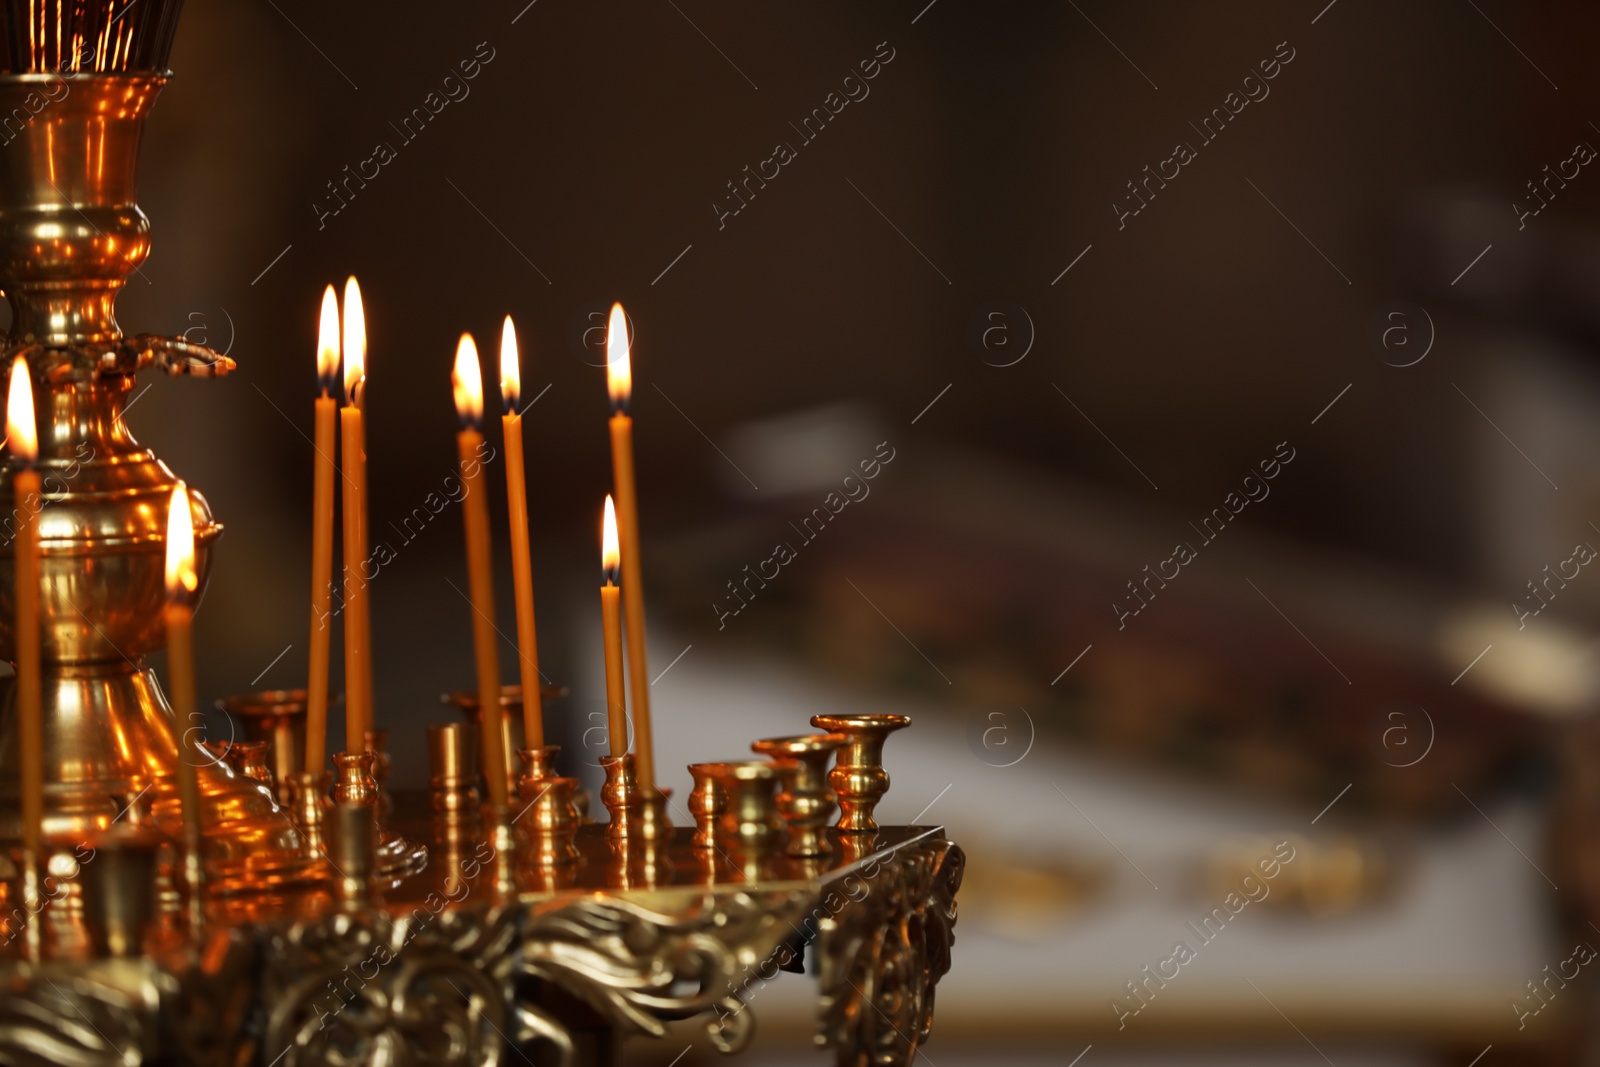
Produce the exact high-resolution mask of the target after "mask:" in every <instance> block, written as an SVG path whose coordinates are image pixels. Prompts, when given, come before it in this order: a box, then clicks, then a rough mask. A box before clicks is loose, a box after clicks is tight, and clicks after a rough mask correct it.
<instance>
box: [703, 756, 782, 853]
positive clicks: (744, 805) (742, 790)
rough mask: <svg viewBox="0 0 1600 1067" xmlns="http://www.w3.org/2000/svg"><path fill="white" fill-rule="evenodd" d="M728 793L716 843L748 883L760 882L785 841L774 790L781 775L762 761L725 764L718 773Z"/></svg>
mask: <svg viewBox="0 0 1600 1067" xmlns="http://www.w3.org/2000/svg"><path fill="white" fill-rule="evenodd" d="M717 777H718V779H719V780H720V781H721V783H722V788H723V790H724V791H726V793H727V794H728V810H727V811H726V812H724V813H723V816H722V821H721V822H720V823H719V824H718V826H717V843H718V845H719V846H720V847H723V848H726V849H727V851H728V853H729V858H730V859H731V860H732V862H733V865H734V866H735V867H737V868H739V870H740V872H741V873H742V875H743V877H744V880H745V881H747V882H752V881H757V880H759V879H760V877H761V874H762V871H763V867H764V865H765V863H766V860H767V858H768V857H769V856H770V855H771V853H772V852H773V850H774V849H775V848H776V847H777V845H778V844H779V843H780V842H781V841H782V840H783V832H784V831H783V824H782V823H781V822H779V821H778V810H777V803H776V800H775V798H774V797H773V793H772V791H773V788H774V787H775V786H776V785H777V784H778V772H777V771H776V770H775V769H773V767H772V765H771V764H770V763H767V762H765V761H763V760H741V761H738V762H734V763H725V764H722V766H721V767H720V768H718V771H717Z"/></svg>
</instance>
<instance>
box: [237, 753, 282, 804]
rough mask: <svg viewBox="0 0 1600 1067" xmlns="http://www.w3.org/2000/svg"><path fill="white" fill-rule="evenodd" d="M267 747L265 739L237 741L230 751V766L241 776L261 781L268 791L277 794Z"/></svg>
mask: <svg viewBox="0 0 1600 1067" xmlns="http://www.w3.org/2000/svg"><path fill="white" fill-rule="evenodd" d="M267 748H268V745H267V742H265V741H235V742H234V743H233V745H232V746H231V747H230V748H229V751H228V766H229V767H231V768H232V769H233V773H235V774H237V775H238V776H239V777H241V778H248V779H250V780H251V781H253V782H260V783H261V784H262V785H263V786H265V787H266V789H267V792H268V793H272V794H276V792H277V784H276V783H275V782H274V781H273V780H272V768H271V767H268V766H267Z"/></svg>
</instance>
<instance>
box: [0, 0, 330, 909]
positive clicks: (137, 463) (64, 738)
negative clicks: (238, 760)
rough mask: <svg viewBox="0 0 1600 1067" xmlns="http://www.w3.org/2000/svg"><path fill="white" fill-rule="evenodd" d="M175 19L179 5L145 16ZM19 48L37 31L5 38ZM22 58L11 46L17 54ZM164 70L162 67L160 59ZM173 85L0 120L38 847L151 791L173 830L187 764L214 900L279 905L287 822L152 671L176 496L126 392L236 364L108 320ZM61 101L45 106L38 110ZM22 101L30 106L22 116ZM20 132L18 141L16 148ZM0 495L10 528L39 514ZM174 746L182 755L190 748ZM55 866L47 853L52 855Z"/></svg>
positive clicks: (98, 81)
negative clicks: (35, 471)
mask: <svg viewBox="0 0 1600 1067" xmlns="http://www.w3.org/2000/svg"><path fill="white" fill-rule="evenodd" d="M144 2H145V3H148V4H153V5H156V7H159V8H165V9H170V10H169V11H166V12H163V13H161V18H162V19H165V18H167V17H168V16H171V17H173V18H175V17H176V10H177V7H178V3H177V0H144ZM6 29H7V31H8V32H9V33H10V34H11V35H13V36H15V35H18V34H24V35H25V34H26V33H27V32H28V31H27V29H26V28H25V27H24V26H22V25H19V24H18V23H17V22H11V23H9V24H8V25H7V27H6ZM26 51H27V49H26V47H19V46H13V47H12V49H11V54H12V55H18V54H25V53H26ZM156 62H157V63H158V65H164V63H165V56H164V55H161V56H158V57H156ZM166 81H167V76H166V74H165V72H164V71H161V70H159V69H158V70H155V71H150V72H145V73H129V74H82V75H69V76H63V75H60V74H46V73H37V74H4V75H0V114H4V115H18V114H20V115H28V116H31V117H29V118H28V119H27V120H26V121H24V122H23V124H22V126H21V129H20V130H18V131H17V133H16V136H15V137H14V138H11V139H10V140H9V143H8V144H7V145H6V146H5V151H4V152H0V290H3V291H4V293H5V296H6V299H7V300H8V301H9V302H10V304H11V315H12V321H11V334H10V337H9V340H8V343H7V345H6V353H5V356H6V361H7V363H9V361H10V359H11V357H13V356H15V355H16V354H19V353H23V354H26V355H27V357H28V363H29V366H30V367H31V369H32V373H33V374H34V376H35V381H34V394H35V405H36V416H37V420H38V424H39V437H40V442H39V443H40V461H39V467H40V470H41V472H42V474H43V476H44V492H43V506H42V509H41V510H40V512H39V515H38V518H37V520H36V521H37V523H38V527H39V534H40V553H41V560H40V586H41V588H40V611H41V616H42V618H41V629H42V634H41V638H42V651H43V673H44V679H43V699H42V706H43V707H42V711H43V740H44V784H45V819H44V822H45V825H44V837H45V840H46V842H47V843H50V844H52V845H54V846H56V848H57V849H59V848H62V847H67V846H68V844H69V843H72V842H80V841H83V840H85V839H87V838H88V837H89V836H91V834H92V833H93V832H94V831H96V830H97V829H100V828H103V827H105V826H107V825H109V824H110V823H111V821H112V820H113V819H114V818H115V817H116V816H117V813H118V811H119V810H120V809H121V807H122V805H121V804H120V803H118V801H117V798H119V797H129V796H134V795H137V794H140V793H141V792H142V791H143V790H145V789H146V788H148V789H149V797H148V799H149V800H150V801H151V802H152V803H151V812H152V814H153V816H154V818H155V821H156V822H157V823H158V824H159V825H160V827H161V829H162V830H163V831H165V832H168V833H171V834H174V835H176V834H177V833H178V832H179V828H180V816H179V808H178V790H177V776H176V771H177V767H178V760H179V759H180V758H181V759H188V760H190V761H191V762H194V763H197V764H198V765H199V770H200V783H201V792H202V795H203V797H204V808H205V812H204V823H205V831H206V854H207V864H208V866H210V867H211V868H212V873H211V883H212V884H213V885H216V886H217V887H219V888H220V889H224V890H231V889H239V888H245V887H247V886H254V887H258V888H269V887H270V884H271V883H272V882H273V881H275V880H276V879H278V878H279V877H280V876H282V875H285V874H286V873H288V871H289V870H291V869H293V868H296V867H297V866H298V865H300V864H301V863H302V861H301V860H300V857H299V856H298V853H299V847H298V845H299V842H298V840H297V836H296V834H295V831H294V829H293V827H292V826H291V825H290V823H289V821H288V820H287V819H284V818H283V817H282V816H281V815H279V814H277V813H276V812H274V811H273V807H272V803H271V801H270V800H269V799H268V798H267V797H266V796H264V795H263V794H262V793H261V791H260V790H258V789H257V788H256V787H255V783H254V782H245V781H243V780H240V779H238V778H235V777H234V776H231V775H229V774H227V773H225V771H223V770H222V769H221V768H217V767H215V766H214V765H213V764H212V761H211V760H210V759H209V758H208V757H207V756H205V754H204V753H203V752H200V751H198V750H197V748H196V744H195V743H196V742H197V741H198V740H201V739H202V738H201V737H200V731H199V729H198V727H199V724H198V723H178V724H174V723H173V721H172V711H171V709H170V708H169V707H168V705H167V702H166V698H165V697H164V696H163V695H162V692H161V689H160V687H159V685H158V684H157V682H156V679H155V676H154V674H152V673H151V672H150V671H149V670H147V669H146V668H145V667H144V664H143V660H144V657H145V656H147V655H149V654H150V653H151V652H154V651H155V650H156V649H158V648H160V647H162V645H163V644H164V643H165V640H166V635H165V631H164V628H163V625H162V614H161V613H162V606H163V598H164V593H163V569H164V563H165V560H164V551H163V550H164V541H165V515H166V503H167V501H168V499H169V497H170V496H171V493H172V488H173V485H174V483H175V481H176V479H175V478H174V477H173V474H172V472H171V471H170V470H168V469H167V467H166V465H165V464H163V463H162V462H161V461H160V460H158V459H156V457H155V456H154V455H152V454H151V452H150V451H149V450H148V449H145V448H141V447H140V445H139V443H138V442H137V441H135V440H134V438H133V436H132V434H131V433H130V432H129V430H128V426H127V422H126V421H125V420H124V419H123V417H122V416H123V410H124V406H125V404H126V402H127V398H128V395H129V392H130V390H131V389H132V388H133V384H134V375H135V373H136V372H137V371H139V370H141V369H142V368H145V367H149V366H155V367H158V368H161V369H163V370H165V371H167V372H168V373H171V374H185V373H187V374H191V375H197V376H211V375H215V374H222V373H225V372H226V371H227V370H229V369H230V368H231V367H232V363H231V362H230V361H229V360H227V359H226V358H224V357H222V356H219V355H217V354H216V353H214V352H212V351H211V350H209V349H207V348H205V347H203V346H199V345H192V344H188V343H186V342H183V341H179V340H169V339H165V338H158V337H151V336H148V335H144V336H138V337H124V336H123V334H122V330H121V328H120V327H119V326H118V325H117V320H116V316H115V313H114V305H115V302H116V297H117V293H118V292H119V291H120V290H121V288H122V285H123V283H124V281H125V279H126V277H127V276H128V275H129V274H130V273H132V272H133V271H136V270H138V269H139V265H140V264H141V263H142V262H143V261H144V259H145V257H146V256H147V255H148V254H149V251H150V222H149V219H147V218H146V217H145V215H144V213H143V212H142V211H140V210H139V206H138V203H137V198H136V196H135V192H134V176H135V171H136V166H137V162H138V154H139V139H140V134H141V132H142V130H143V128H144V121H145V118H146V116H148V114H149V112H150V109H151V106H152V105H153V104H154V103H155V98H156V95H157V94H158V93H159V92H160V91H161V88H162V86H163V85H165V84H166ZM41 98H42V99H45V100H49V101H51V102H50V103H48V104H46V105H45V106H43V107H42V108H40V107H38V106H37V105H38V103H39V101H40V99H41ZM25 102H26V103H25ZM9 135H10V127H8V137H9ZM191 501H192V503H191V507H192V509H193V518H194V525H195V542H196V544H195V553H196V564H195V565H196V572H197V573H198V575H199V577H200V581H201V583H202V585H203V583H204V581H205V578H206V574H207V571H208V570H209V564H210V557H211V548H212V545H213V544H214V543H215V541H216V539H217V537H218V535H219V534H220V533H221V532H222V527H221V526H220V525H219V524H218V523H216V522H215V521H213V519H212V517H211V512H210V509H209V508H208V507H207V505H206V503H205V500H204V498H203V497H201V496H200V495H199V494H196V493H191ZM28 503H29V502H26V501H17V500H15V499H14V498H13V492H12V486H11V482H10V479H4V480H0V513H3V514H4V515H5V516H7V517H8V518H9V517H10V516H13V515H14V514H15V509H16V508H18V507H19V506H23V505H25V504H28ZM12 526H13V523H12V522H6V523H4V524H3V525H0V657H4V658H7V659H10V658H12V657H13V656H14V654H15V653H14V639H13V634H12V632H11V628H12V619H13V617H14V616H13V607H12V601H13V595H12V594H13V588H14V581H15V578H14V572H13V569H12V563H13V559H12V546H11V537H10V534H9V532H8V531H9V530H10V529H11V528H12ZM180 739H181V740H182V743H181V744H180ZM20 758H21V753H20V751H19V748H18V731H17V721H16V715H15V711H14V708H13V706H12V701H11V700H10V699H8V700H7V704H6V709H5V717H4V721H3V722H0V844H5V843H11V842H16V841H19V840H20V839H21V837H22V827H21V821H20V815H19V798H18V793H17V783H18V781H19V779H20V766H19V760H20ZM54 850H55V849H47V851H54Z"/></svg>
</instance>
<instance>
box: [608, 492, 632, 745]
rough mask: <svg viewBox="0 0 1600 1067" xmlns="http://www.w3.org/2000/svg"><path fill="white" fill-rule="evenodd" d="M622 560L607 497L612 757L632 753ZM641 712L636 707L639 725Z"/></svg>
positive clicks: (612, 514) (613, 516) (615, 523)
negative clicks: (624, 682)
mask: <svg viewBox="0 0 1600 1067" xmlns="http://www.w3.org/2000/svg"><path fill="white" fill-rule="evenodd" d="M620 570H621V560H620V558H619V555H618V552H617V510H616V507H615V506H614V505H613V504H612V503H611V494H610V493H607V494H606V512H605V518H603V519H602V520H601V522H600V574H601V578H602V582H601V585H600V625H601V626H602V627H603V634H604V638H605V655H606V733H607V735H608V736H607V741H608V742H609V744H610V753H609V754H610V755H612V756H622V755H624V754H626V753H627V751H628V708H627V698H626V697H625V696H624V690H623V686H622V619H621V614H622V604H621V599H620V598H621V595H622V591H621V590H620V589H618V588H617V583H618V581H619V580H620V578H621V574H620ZM638 715H639V711H638V708H637V707H635V708H634V721H635V725H637V722H638Z"/></svg>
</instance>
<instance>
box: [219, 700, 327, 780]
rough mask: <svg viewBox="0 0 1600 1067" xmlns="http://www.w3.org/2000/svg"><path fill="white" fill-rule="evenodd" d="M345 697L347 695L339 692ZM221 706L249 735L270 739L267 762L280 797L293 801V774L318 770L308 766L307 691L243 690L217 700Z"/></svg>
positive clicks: (266, 740) (251, 737)
mask: <svg viewBox="0 0 1600 1067" xmlns="http://www.w3.org/2000/svg"><path fill="white" fill-rule="evenodd" d="M337 699H339V700H342V699H344V698H343V695H342V694H340V695H339V696H338V698H337ZM216 706H217V709H218V710H219V711H223V712H226V713H227V714H228V715H230V716H232V717H233V718H235V719H237V720H238V721H239V723H240V724H241V725H242V726H243V727H244V734H245V737H247V738H249V739H250V740H251V741H265V742H266V743H267V766H268V767H270V768H271V769H272V778H273V781H275V782H277V783H278V795H279V799H280V800H282V801H283V802H284V803H288V802H289V788H288V782H289V776H290V775H291V774H293V773H294V772H295V771H301V770H308V769H309V770H316V771H320V770H322V769H323V768H321V767H313V768H307V767H306V766H305V761H306V691H305V690H304V689H267V690H262V691H261V692H258V693H243V694H240V695H238V696H231V697H228V698H226V699H224V700H219V701H217V704H216Z"/></svg>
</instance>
